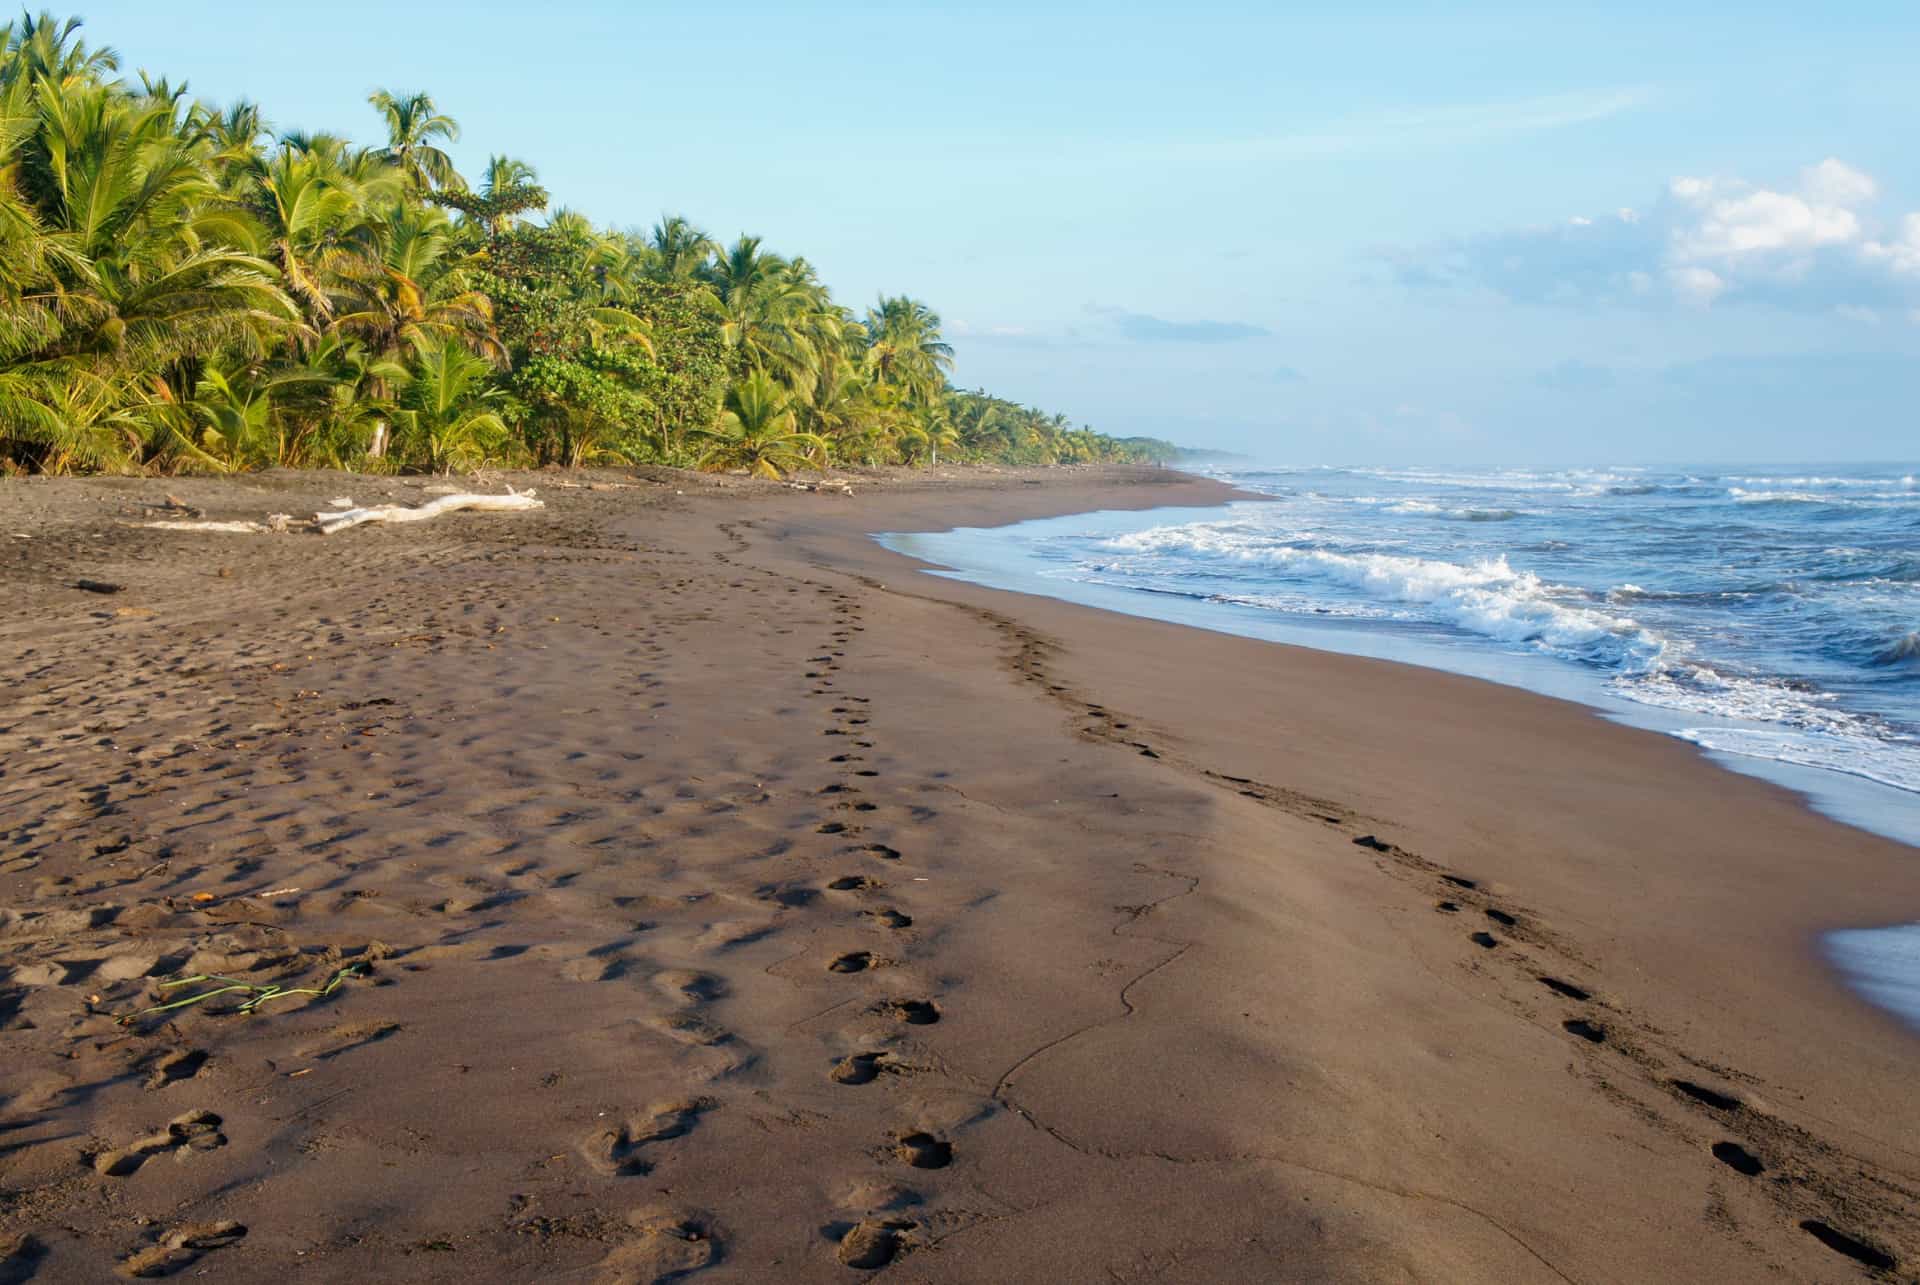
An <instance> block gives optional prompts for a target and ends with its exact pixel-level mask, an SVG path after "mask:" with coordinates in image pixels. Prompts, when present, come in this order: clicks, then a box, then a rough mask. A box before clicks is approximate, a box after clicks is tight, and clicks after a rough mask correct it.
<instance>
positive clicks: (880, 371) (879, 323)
mask: <svg viewBox="0 0 1920 1285" xmlns="http://www.w3.org/2000/svg"><path fill="white" fill-rule="evenodd" d="M867 336H868V340H867V368H868V369H869V370H870V371H871V372H872V373H873V378H874V381H875V382H876V383H881V384H891V385H895V386H897V387H901V388H905V389H906V390H907V391H908V392H910V393H911V394H913V395H914V396H915V397H917V398H919V399H921V400H923V401H925V400H930V399H931V398H932V396H933V394H934V393H936V392H937V391H939V389H940V387H941V385H943V384H944V383H945V382H946V375H947V372H948V371H949V370H951V369H953V347H952V345H951V344H947V343H944V342H942V341H941V339H940V314H939V313H937V312H935V311H934V310H933V309H931V308H929V307H927V305H926V304H924V303H921V302H920V301H919V300H917V299H909V298H907V297H906V296H905V295H899V296H895V297H893V298H887V297H885V296H882V297H881V299H880V302H879V304H878V306H876V307H875V308H874V309H873V310H872V311H870V312H868V313H867Z"/></svg>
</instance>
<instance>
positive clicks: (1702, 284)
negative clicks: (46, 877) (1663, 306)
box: [1667, 268, 1727, 308]
mask: <svg viewBox="0 0 1920 1285" xmlns="http://www.w3.org/2000/svg"><path fill="white" fill-rule="evenodd" d="M1667 280H1668V281H1669V282H1670V283H1671V284H1672V286H1673V292H1674V293H1675V294H1677V295H1679V296H1680V298H1681V299H1682V300H1683V301H1685V302H1687V303H1691V304H1698V305H1699V306H1700V307H1702V308H1705V307H1707V306H1708V305H1709V304H1711V303H1712V302H1713V301H1714V300H1715V299H1718V298H1719V297H1720V296H1721V295H1722V294H1723V293H1725V292H1726V288H1727V283H1726V281H1725V279H1724V278H1722V277H1721V276H1720V274H1719V273H1717V272H1715V271H1714V270H1713V269H1711V268H1669V269H1668V270H1667Z"/></svg>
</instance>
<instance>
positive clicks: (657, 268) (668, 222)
mask: <svg viewBox="0 0 1920 1285" xmlns="http://www.w3.org/2000/svg"><path fill="white" fill-rule="evenodd" d="M647 248H648V249H649V250H650V251H652V256H653V262H652V264H651V265H650V266H651V275H653V276H655V277H657V278H658V279H660V280H663V281H690V280H692V279H693V278H694V276H695V275H696V274H698V273H699V271H700V269H701V268H703V267H705V266H706V265H707V263H708V261H709V260H711V259H712V258H713V257H714V256H715V255H717V254H719V253H720V247H719V246H718V245H717V244H716V243H715V242H714V240H713V238H711V237H709V236H708V235H707V234H706V233H705V232H702V231H701V230H700V229H699V228H697V227H695V226H693V224H691V223H689V222H687V220H686V219H684V218H682V217H681V216H680V215H678V214H667V215H662V216H661V219H660V221H659V222H658V223H656V224H654V225H653V232H652V234H651V235H650V236H648V238H647Z"/></svg>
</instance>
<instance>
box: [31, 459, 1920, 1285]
mask: <svg viewBox="0 0 1920 1285" xmlns="http://www.w3.org/2000/svg"><path fill="white" fill-rule="evenodd" d="M601 478H602V481H603V483H605V482H618V483H620V484H621V489H613V490H600V491H593V490H588V489H585V487H583V486H581V487H572V488H559V487H556V486H555V485H554V483H553V480H552V479H534V484H535V485H541V486H542V487H543V494H544V495H545V496H546V497H547V498H548V499H549V500H550V507H549V508H548V509H547V510H545V511H543V512H541V513H536V514H524V515H503V516H480V515H460V516H456V517H449V518H444V519H440V520H438V521H436V522H433V523H429V524H425V525H422V526H417V527H412V528H394V529H379V528H363V529H360V530H356V531H352V532H347V533H342V534H340V535H336V536H331V537H326V538H325V539H322V538H320V537H303V536H292V535H289V536H230V535H203V534H181V533H171V532H155V531H146V530H137V529H133V528H129V527H127V526H125V525H123V523H124V522H125V521H126V520H128V519H132V518H137V516H138V511H139V507H140V505H141V503H142V502H153V501H155V500H157V499H158V497H159V496H160V495H161V494H162V493H164V492H168V491H171V492H173V493H175V494H177V495H180V496H181V498H183V499H185V500H187V501H188V502H189V503H193V504H198V505H202V506H204V507H206V508H207V509H208V510H209V516H212V517H228V516H233V517H258V516H260V515H261V514H263V513H265V512H270V511H286V512H294V513H299V512H302V511H306V512H310V511H312V510H313V509H314V508H316V507H321V506H323V504H324V502H325V501H326V500H327V499H329V498H330V497H332V496H334V495H353V496H354V497H355V498H356V499H360V500H362V501H366V500H369V499H377V498H381V496H380V494H379V493H380V491H382V490H391V491H393V492H395V493H396V494H397V496H398V497H400V498H404V497H406V496H408V495H413V496H420V495H423V494H424V492H423V491H422V488H421V487H420V486H419V484H418V483H411V484H409V483H402V482H400V481H398V480H395V479H357V478H342V477H340V476H338V475H324V474H307V475H286V476H277V475H276V476H270V477H266V478H261V479H249V480H246V481H239V482H186V481H180V480H174V481H172V482H169V483H164V484H163V483H159V482H120V481H111V480H95V481H89V482H0V517H4V521H0V581H3V582H4V583H5V584H6V585H7V588H8V593H9V595H10V599H11V601H12V603H13V606H14V609H13V610H11V611H9V612H8V613H7V614H6V617H5V619H4V620H0V645H4V647H5V655H6V656H7V658H8V661H9V665H8V673H9V676H10V683H9V686H8V689H7V691H6V693H5V696H4V703H0V755H3V756H4V757H3V758H0V835H4V847H0V906H3V907H4V910H0V1042H3V1043H0V1048H4V1050H5V1053H6V1056H5V1058H4V1059H0V1250H4V1251H8V1253H9V1256H8V1257H6V1258H5V1259H4V1260H3V1261H0V1281H14V1280H34V1281H97V1280H101V1279H107V1278H109V1276H110V1274H111V1273H113V1272H114V1271H116V1270H141V1271H151V1272H162V1271H179V1272H181V1273H182V1274H183V1275H193V1274H194V1273H198V1272H202V1271H205V1272H206V1273H207V1274H208V1276H209V1278H211V1279H220V1280H236V1281H251V1280H267V1279H277V1278H282V1277H294V1278H297V1279H301V1280H311V1281H342V1282H345V1281H355V1282H363V1281H368V1280H382V1281H386V1280H394V1281H415V1280H418V1281H442V1280H445V1281H455V1280H463V1281H475V1280H487V1281H492V1280H501V1281H534V1280H540V1281H547V1280H557V1281H568V1280H578V1281H583V1282H586V1281H603V1280H604V1281H610V1282H611V1281H651V1280H660V1279H699V1280H715V1281H719V1280H752V1281H760V1280H821V1281H833V1280H858V1279H861V1278H862V1277H863V1276H864V1275H866V1274H868V1273H871V1272H875V1271H884V1275H885V1277H886V1278H887V1279H889V1280H899V1281H982V1282H987V1281H993V1282H1000V1281H1016V1280H1028V1279H1054V1280H1063V1281H1113V1280H1169V1281H1183V1282H1184V1281H1215V1280H1218V1281H1240V1280H1276V1279H1277V1280H1284V1279H1310V1280H1383V1279H1384V1280H1393V1279H1408V1280H1436V1279H1437V1280H1489V1281H1530V1280H1542V1281H1552V1280H1573V1281H1606V1280H1620V1281H1639V1280H1655V1279H1688V1280H1728V1281H1754V1280H1782V1281H1807V1280H1818V1281H1825V1280H1851V1279H1862V1278H1868V1279H1871V1278H1874V1276H1875V1273H1877V1274H1878V1277H1879V1278H1881V1279H1908V1278H1910V1277H1911V1274H1912V1272H1913V1270H1914V1267H1915V1265H1916V1264H1920V1212H1916V1211H1920V1112H1917V1111H1916V1106H1917V1105H1920V1093H1916V1092H1915V1090H1914V1089H1913V1084H1914V1078H1915V1077H1914V1074H1913V1070H1914V1066H1915V1057H1916V1054H1920V1039H1916V1038H1915V1037H1914V1036H1913V1035H1912V1034H1910V1033H1908V1032H1907V1031H1905V1030H1904V1029H1902V1028H1901V1027H1899V1026H1898V1025H1897V1024H1896V1023H1894V1022H1893V1021H1892V1020H1891V1019H1889V1018H1886V1017H1884V1016H1882V1015H1880V1014H1879V1013H1877V1012H1876V1011H1875V1010H1873V1009H1871V1008H1870V1007H1868V1006H1866V1005H1864V1004H1863V1003H1861V1002H1860V1001H1858V1000H1857V999H1855V998H1854V997H1852V996H1851V995H1850V994H1848V993H1847V992H1846V990H1845V989H1844V988H1843V987H1842V986H1841V985H1840V983H1839V982H1838V980H1837V979H1836V978H1835V977H1834V976H1833V975H1832V974H1831V973H1830V971H1828V970H1827V969H1826V968H1825V967H1824V965H1822V964H1821V963H1820V961H1819V960H1818V958H1817V956H1816V954H1815V947H1816V942H1817V935H1818V933H1819V932H1821V931H1823V930H1824V929H1827V928H1831V927H1840V926H1858V925H1864V924H1873V923H1882V922H1889V921H1896V920H1902V919H1908V920H1911V919H1915V918H1920V864H1916V861H1915V856H1916V854H1915V852H1914V851H1913V850H1912V849H1911V848H1907V847H1904V846H1902V845H1899V844H1896V843H1893V842H1890V841H1886V840H1881V839H1876V838H1874V837H1872V836H1869V835H1865V834H1862V833H1860V832H1858V831H1855V830H1851V829H1848V828H1846V827H1843V826H1840V825H1838V824H1835V823H1833V822H1830V821H1826V820H1824V819H1822V818H1819V817H1817V816H1815V815H1814V814H1812V813H1810V812H1809V811H1807V810H1806V809H1805V808H1804V807H1803V806H1802V805H1801V804H1800V802H1799V801H1798V800H1797V799H1795V798H1794V797H1793V796H1791V795H1789V794H1787V793H1786V792H1784V791H1780V790H1778V789H1775V788H1773V787H1770V786H1768V785H1766V784H1764V783H1761V782H1759V781H1755V780H1752V779H1750V778H1746V777H1740V776H1736V775H1733V774H1730V773H1727V772H1724V771H1722V770H1720V769H1718V768H1716V767H1714V766H1713V765H1712V764H1710V763H1709V762H1707V761H1706V760H1705V759H1704V758H1702V757H1701V756H1700V755H1699V754H1698V753H1697V752H1696V751H1694V750H1693V749H1691V748H1690V747H1688V746H1686V745H1684V744H1682V743H1680V742H1677V741H1674V740H1670V739H1667V738H1662V737H1659V736H1656V735H1653V734H1650V733H1644V732H1638V731H1633V730H1630V729H1625V728H1620V727H1616V726H1613V725H1611V724H1608V723H1606V722H1604V721H1602V720H1601V719H1599V718H1598V717H1597V716H1595V715H1594V714H1592V713H1591V712H1589V711H1586V710H1584V709H1582V708H1580V707H1577V706H1571V705H1567V704H1564V703H1561V702H1556V701H1553V700H1550V699H1546V698H1542V697H1536V696H1533V695H1530V694H1528V693H1524V692H1519V691H1514V690H1511V689H1507V688H1502V687H1497V686H1493V685H1490V684H1485V683H1480V682H1476V681H1474V680H1470V679H1464V678H1457V677H1453V676H1450V675H1445V674H1439V673H1434V672H1430V671H1425V670H1418V669H1412V668H1406V667H1401V666H1395V665H1391V664H1386V663H1382V662H1376V661H1368V660H1361V659H1355V658H1350V657H1343V656H1336V655H1329V654H1324V653H1317V652H1311V651H1304V650H1300V649H1294V648H1287V647H1282V646H1277V645H1272V644H1266V643H1260V642H1253V641H1248V640H1243V639H1236V638H1231V637H1225V636H1220V635H1213V634H1208V633H1204V632H1201V631H1195V630H1188V629H1183V628H1180V627H1177V626H1171V625H1164V624H1160V623H1157V622H1151V621H1144V620H1136V619H1131V618H1123V617H1117V616H1113V615H1110V614H1106V613H1101V612H1097V611H1093V610H1089V609H1085V608H1078V607H1074V606H1071V605H1067V604H1061V603H1055V602H1052V601H1048V600H1043V599H1035V598H1028V597H1022V596H1019V595H1010V594H1004V593H997V592H993V591H989V590H983V589H977V588H974V587H972V586H968V585H965V584H961V583H957V582H953V581H948V580H943V579H936V578H933V577H929V576H925V575H921V574H919V572H918V570H917V569H916V567H915V566H914V564H912V563H910V562H909V561H907V560H906V559H903V558H900V557H897V556H895V555H893V554H890V553H888V552H886V551H885V550H883V549H881V548H880V547H879V546H877V545H876V544H875V543H873V541H872V540H871V539H870V538H869V537H868V534H867V533H868V532H871V531H876V530H902V529H939V528H944V527H947V526H951V525H955V524H986V523H993V522H1004V521H1012V520H1016V519H1018V518H1022V517H1032V516H1040V515H1043V514H1049V513H1065V512H1075V511H1083V510H1086V509H1091V508H1119V507H1146V506H1150V505H1158V504H1173V503H1180V504H1196V503H1208V502H1212V501H1214V500H1218V499H1221V498H1224V497H1225V494H1226V492H1225V491H1224V488H1220V487H1217V486H1215V485H1213V484H1211V483H1205V482H1199V481H1188V480H1182V479H1180V478H1178V476H1177V475H1168V474H1161V473H1152V472H1144V471H1125V470H1089V471H1058V472H1049V473H1045V474H1035V475H1032V476H1031V477H1029V476H1023V475H1018V474H1012V473H999V474H992V475H982V474H971V473H968V472H966V471H960V470H955V471H952V472H951V476H949V477H948V478H945V479H937V480H935V481H932V482H923V481H920V480H918V479H913V478H903V477H900V476H893V477H888V478H882V479H876V480H874V481H873V482H871V483H869V482H868V481H866V480H864V479H862V480H859V481H857V483H856V494H855V495H854V496H852V497H845V496H839V495H832V494H796V493H793V492H790V491H786V490H783V489H779V488H773V487H768V486H759V485H752V484H746V483H732V482H728V483H721V484H714V483H711V482H709V481H707V480H703V479H691V478H687V477H684V476H682V475H668V474H658V475H654V477H653V479H652V480H641V481H634V480H633V479H632V478H630V477H629V476H628V475H627V474H624V473H622V474H605V475H601ZM582 480H584V479H582ZM16 532H19V533H25V534H27V535H29V536H31V537H32V538H30V539H26V540H17V539H13V538H11V537H12V535H13V534H14V533H16ZM80 578H89V579H97V580H102V581H108V582H113V583H119V584H122V585H124V588H123V590H122V591H121V592H119V593H115V594H110V595H100V594H89V593H86V592H83V591H79V590H75V589H73V588H71V587H70V586H71V584H72V583H73V582H74V581H75V580H77V579H80ZM181 974H189V975H191V974H218V975H221V976H230V977H234V978H237V979H239V980H240V981H241V982H244V983H246V984H248V985H251V986H256V987H259V986H267V985H273V984H278V985H281V986H284V987H288V988H309V989H314V990H319V989H323V988H324V987H325V986H326V985H327V983H329V982H333V981H335V979H338V980H337V984H335V985H334V987H333V989H332V990H331V991H330V992H328V993H327V994H325V995H290V996H287V997H284V998H278V999H273V998H269V999H267V1000H264V1001H263V1002H261V1003H260V1004H259V1006H258V1008H257V1010H256V1011H255V1012H253V1013H252V1014H251V1015H245V1014H240V1013H236V1012H232V1011H223V1010H231V1009H233V1008H235V1007H237V1006H238V1004H239V1002H240V1001H241V1000H242V999H243V998H245V997H247V996H250V995H258V994H260V992H259V991H251V992H246V991H236V992H230V993H228V994H227V995H223V996H216V997H215V998H213V999H210V1000H207V1001H205V1002H204V1003H201V1004H196V1005H192V1006H189V1007H186V1008H183V1009H176V1010H172V1011H170V1012H167V1013H156V1014H148V1015H146V1016H144V1017H140V1018H138V1019H137V1020H135V1021H133V1022H132V1023H130V1024H124V1025H123V1024H121V1023H120V1022H119V1021H117V1020H116V1019H117V1018H119V1017H122V1016H125V1015H128V1014H131V1013H135V1012H137V1011H138V1010H140V1009H142V1008H144V1007H146V1006H150V1005H152V1004H154V1003H156V1002H157V1001H158V1000H159V999H161V998H163V997H162V996H161V995H160V994H159V993H158V992H157V990H156V985H157V982H158V981H159V980H161V979H164V978H169V977H174V976H177V975H181ZM213 985H215V984H211V983H210V984H201V985H194V986H188V987H183V988H177V989H175V990H172V991H170V992H167V993H166V995H165V996H164V998H173V997H178V996H182V995H189V994H194V993H200V992H201V991H202V990H206V989H212V987H213ZM1883 1259H1892V1260H1894V1264H1893V1265H1892V1266H1888V1265H1886V1263H1885V1262H1884V1261H1883ZM1875 1264H1879V1265H1878V1266H1875Z"/></svg>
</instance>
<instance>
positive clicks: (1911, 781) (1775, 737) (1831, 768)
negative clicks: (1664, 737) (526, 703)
mask: <svg viewBox="0 0 1920 1285" xmlns="http://www.w3.org/2000/svg"><path fill="white" fill-rule="evenodd" d="M1709 712H1718V711H1709ZM1855 726H1856V727H1859V728H1860V730H1857V731H1848V730H1844V727H1843V728H1829V729H1811V730H1799V729H1779V730H1774V729H1768V728H1746V727H1689V728H1684V729H1682V730H1681V731H1680V732H1679V733H1677V735H1679V736H1680V737H1682V738H1683V739H1685V740H1689V741H1692V742H1693V743H1694V744H1695V745H1698V746H1700V747H1701V748H1702V749H1709V750H1717V751H1719V752H1720V753H1722V754H1743V755H1745V756H1746V757H1748V758H1758V759H1773V760H1775V761H1776V762H1780V763H1797V764H1799V765H1800V766H1801V767H1817V768H1821V769H1823V770H1825V771H1828V772H1844V773H1846V774H1847V775H1848V776H1858V777H1863V778H1865V779H1866V780H1869V781H1878V782H1879V783H1880V784H1882V785H1890V786H1892V787H1893V788H1894V789H1896V790H1911V791H1915V792H1920V745H1914V744H1912V743H1911V742H1908V743H1904V744H1903V743H1902V742H1899V741H1888V740H1883V739H1881V738H1879V737H1876V736H1873V735H1870V734H1867V733H1866V731H1865V729H1864V727H1862V726H1861V725H1858V724H1855Z"/></svg>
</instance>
